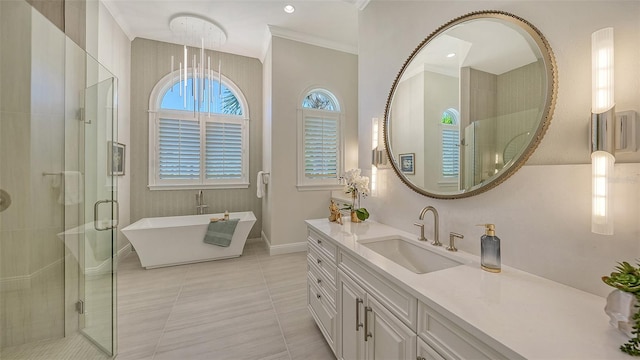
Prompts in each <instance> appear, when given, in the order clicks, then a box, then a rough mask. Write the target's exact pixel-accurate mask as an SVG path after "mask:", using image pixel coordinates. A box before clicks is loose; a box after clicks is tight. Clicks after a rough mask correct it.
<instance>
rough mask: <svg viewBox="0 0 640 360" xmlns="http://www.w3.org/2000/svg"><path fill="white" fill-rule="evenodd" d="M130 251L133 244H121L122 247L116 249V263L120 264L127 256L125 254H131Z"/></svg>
mask: <svg viewBox="0 0 640 360" xmlns="http://www.w3.org/2000/svg"><path fill="white" fill-rule="evenodd" d="M132 251H133V246H131V243H128V244H127V245H125V246H123V247H122V249H120V250H118V255H117V256H118V264H120V261H122V260H123V259H124V258H125V257H127V255H129V254H131V252H132Z"/></svg>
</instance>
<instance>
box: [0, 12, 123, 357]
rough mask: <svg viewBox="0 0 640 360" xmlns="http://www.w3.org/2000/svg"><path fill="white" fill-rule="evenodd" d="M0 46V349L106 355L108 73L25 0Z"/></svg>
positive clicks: (111, 245)
mask: <svg viewBox="0 0 640 360" xmlns="http://www.w3.org/2000/svg"><path fill="white" fill-rule="evenodd" d="M0 54H2V55H1V56H0V359H2V360H9V359H30V358H42V354H46V356H47V357H48V358H51V359H98V360H101V359H110V358H112V357H113V356H114V355H115V354H116V338H117V337H116V336H115V329H116V324H115V312H116V311H115V309H116V306H115V304H116V302H115V299H116V298H115V296H116V294H115V253H114V249H115V243H116V231H115V229H112V228H111V227H114V226H117V202H116V199H117V188H116V178H115V177H114V176H112V175H111V173H110V170H109V169H108V168H107V165H108V164H109V160H110V158H109V156H110V154H111V145H112V144H113V143H115V142H117V138H116V135H115V134H116V133H117V131H116V124H117V114H116V111H115V109H116V108H117V91H116V89H117V79H116V78H115V77H114V76H113V74H111V73H110V72H109V71H107V70H106V69H105V68H104V67H102V66H101V65H100V64H99V63H98V62H97V61H96V60H95V59H93V58H92V57H91V56H89V55H88V54H87V53H86V52H85V51H84V50H82V49H81V48H80V47H78V46H77V45H76V44H75V43H74V42H73V41H71V40H70V39H69V38H68V37H66V36H65V34H64V33H63V32H62V31H60V30H59V29H58V28H57V27H56V26H54V25H53V24H51V23H50V22H49V21H48V20H47V19H46V18H45V17H44V16H42V15H41V14H40V13H39V12H38V11H36V10H34V9H33V8H32V7H31V6H30V5H29V3H27V2H26V1H2V0H0ZM96 219H97V221H96ZM38 356H40V357H38Z"/></svg>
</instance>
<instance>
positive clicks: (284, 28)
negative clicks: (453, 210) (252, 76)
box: [103, 0, 368, 60]
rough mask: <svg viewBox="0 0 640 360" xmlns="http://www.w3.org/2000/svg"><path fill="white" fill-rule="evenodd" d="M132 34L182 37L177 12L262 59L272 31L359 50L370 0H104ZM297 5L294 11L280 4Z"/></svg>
mask: <svg viewBox="0 0 640 360" xmlns="http://www.w3.org/2000/svg"><path fill="white" fill-rule="evenodd" d="M103 2H104V4H105V6H106V7H107V8H108V9H109V11H110V12H111V14H112V15H113V17H114V18H115V19H116V21H117V22H118V24H120V26H121V27H122V29H123V30H124V31H125V33H126V34H127V36H128V37H129V38H130V39H132V40H133V39H134V38H137V37H140V38H145V39H151V40H158V41H165V42H170V43H180V39H179V36H178V35H177V34H173V33H172V32H171V30H170V29H169V21H170V20H171V18H172V17H173V16H175V15H185V14H191V15H197V16H199V17H204V18H206V19H209V20H211V21H212V22H214V23H216V24H217V25H218V26H220V27H221V28H222V29H223V30H224V31H225V32H226V34H227V41H226V43H225V44H224V45H222V47H221V48H219V49H214V50H219V51H224V52H228V53H233V54H238V55H244V56H249V57H254V58H257V59H260V60H263V58H264V54H265V52H266V50H267V46H268V41H269V38H270V34H273V35H277V36H280V37H285V38H289V39H293V40H298V41H303V42H308V43H311V44H315V45H320V46H324V47H328V48H333V49H337V50H342V51H346V52H351V53H357V48H358V11H359V9H360V8H364V6H366V4H367V2H368V0H292V1H288V2H287V1H279V0H103ZM287 4H292V5H293V6H295V9H296V11H295V12H294V13H293V14H287V13H285V12H284V10H283V8H284V6H285V5H287Z"/></svg>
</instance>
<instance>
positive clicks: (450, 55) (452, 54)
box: [447, 53, 456, 58]
mask: <svg viewBox="0 0 640 360" xmlns="http://www.w3.org/2000/svg"><path fill="white" fill-rule="evenodd" d="M454 56H456V53H449V54H447V57H448V58H452V57H454Z"/></svg>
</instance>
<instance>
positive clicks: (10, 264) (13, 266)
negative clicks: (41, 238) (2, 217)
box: [0, 230, 29, 285]
mask: <svg viewBox="0 0 640 360" xmlns="http://www.w3.org/2000/svg"><path fill="white" fill-rule="evenodd" d="M28 239H29V231H28V230H17V231H5V230H3V231H0V281H2V282H3V285H5V284H6V285H9V283H10V282H12V283H16V282H22V281H21V280H22V279H23V278H24V277H26V276H28V275H29V260H28V259H29V242H28Z"/></svg>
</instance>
